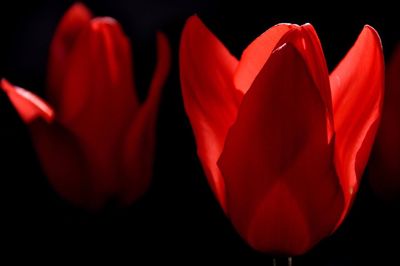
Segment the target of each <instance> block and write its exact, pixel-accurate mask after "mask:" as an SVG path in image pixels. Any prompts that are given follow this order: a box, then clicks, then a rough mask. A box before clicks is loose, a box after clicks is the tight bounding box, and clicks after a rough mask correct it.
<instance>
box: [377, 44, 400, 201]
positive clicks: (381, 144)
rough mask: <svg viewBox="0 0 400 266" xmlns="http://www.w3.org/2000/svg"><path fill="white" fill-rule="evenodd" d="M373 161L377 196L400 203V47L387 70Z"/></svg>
mask: <svg viewBox="0 0 400 266" xmlns="http://www.w3.org/2000/svg"><path fill="white" fill-rule="evenodd" d="M371 157H372V158H371V164H370V166H371V167H370V175H369V181H370V183H371V186H372V188H373V189H374V191H375V192H376V194H377V195H379V196H380V197H381V198H382V199H385V200H400V161H399V158H400V44H399V45H398V46H397V49H396V50H395V53H394V54H393V56H392V57H391V60H390V62H389V63H388V65H387V68H386V88H385V99H384V105H383V112H382V121H381V124H380V126H379V130H378V135H377V137H376V142H375V145H374V149H373V153H372V156H371Z"/></svg>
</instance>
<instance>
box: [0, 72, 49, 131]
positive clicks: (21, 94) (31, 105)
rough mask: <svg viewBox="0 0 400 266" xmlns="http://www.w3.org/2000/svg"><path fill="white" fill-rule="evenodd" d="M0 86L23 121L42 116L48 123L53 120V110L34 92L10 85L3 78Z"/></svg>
mask: <svg viewBox="0 0 400 266" xmlns="http://www.w3.org/2000/svg"><path fill="white" fill-rule="evenodd" d="M0 87H1V88H2V89H3V91H4V92H5V93H6V94H7V96H8V97H9V99H10V101H11V102H12V104H13V105H14V107H15V109H16V110H17V112H18V113H19V115H20V116H21V118H22V119H23V120H24V122H25V123H27V124H28V123H31V122H33V121H34V120H35V119H37V118H38V117H41V118H43V119H44V120H45V121H46V122H48V123H51V122H52V121H53V120H54V116H55V115H54V110H53V109H52V108H51V107H50V106H49V105H48V104H47V103H46V102H45V101H44V100H42V99H41V98H39V97H38V96H36V95H35V94H33V93H31V92H29V91H27V90H25V89H23V88H20V87H17V86H14V85H12V84H11V83H10V82H9V81H8V80H7V79H5V78H2V79H1V82H0Z"/></svg>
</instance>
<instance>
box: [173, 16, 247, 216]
mask: <svg viewBox="0 0 400 266" xmlns="http://www.w3.org/2000/svg"><path fill="white" fill-rule="evenodd" d="M237 64H238V62H237V59H236V58H235V57H233V56H232V55H231V54H230V53H229V51H228V50H227V49H226V48H225V47H224V46H223V44H222V43H221V42H220V41H219V40H218V39H217V38H216V37H215V36H214V35H213V34H212V33H211V32H210V31H209V30H208V29H207V28H206V27H205V25H204V24H203V23H202V22H201V21H200V19H199V18H198V17H197V16H192V17H191V18H189V20H188V21H187V23H186V25H185V28H184V30H183V33H182V38H181V45H180V77H181V84H182V95H183V99H184V105H185V110H186V113H187V114H188V116H189V120H190V122H191V124H192V128H193V131H194V135H195V138H196V143H197V153H198V155H199V158H200V160H201V163H202V165H203V169H205V174H206V176H207V179H208V182H209V183H210V186H211V188H212V189H213V191H214V193H215V195H216V197H217V199H218V201H219V202H220V204H221V206H222V207H223V208H224V209H225V188H224V180H223V177H222V176H221V173H220V171H219V169H218V166H217V160H218V158H219V156H220V154H221V151H222V148H223V145H224V140H225V136H226V134H227V131H228V129H229V127H230V126H231V125H232V123H233V122H234V120H235V117H236V112H237V108H238V105H239V101H240V97H239V93H238V91H237V90H236V89H235V88H234V85H233V81H232V80H233V73H234V71H235V69H236V66H237Z"/></svg>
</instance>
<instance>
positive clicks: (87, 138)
mask: <svg viewBox="0 0 400 266" xmlns="http://www.w3.org/2000/svg"><path fill="white" fill-rule="evenodd" d="M66 71H67V72H66V74H65V79H64V83H63V87H62V89H61V91H60V92H61V95H60V97H61V99H60V105H59V110H58V112H59V120H60V122H61V124H62V125H63V126H64V127H66V128H67V129H68V130H70V131H71V132H72V133H73V134H74V135H75V136H76V138H77V139H78V141H79V143H80V145H81V147H82V150H83V153H84V157H85V158H87V161H88V169H90V176H91V178H92V180H91V181H90V182H91V186H92V187H93V191H92V194H91V195H90V198H91V199H92V200H93V201H99V202H100V201H104V200H106V199H108V198H109V197H110V196H111V195H114V194H115V193H116V192H117V191H118V189H119V188H118V184H119V180H118V179H117V177H118V173H119V171H118V165H119V162H118V158H117V154H118V152H120V142H121V139H122V138H123V137H124V136H125V134H126V131H127V130H128V127H129V126H130V124H131V121H132V119H133V117H134V116H135V114H136V112H137V108H138V105H137V101H136V97H135V94H134V88H133V84H132V83H133V81H132V66H131V51H130V45H129V41H128V39H127V38H126V36H125V35H124V33H123V32H122V29H121V27H120V26H119V24H118V23H117V22H116V21H115V20H114V19H112V18H96V19H93V20H92V21H91V23H90V24H89V25H88V26H87V27H86V28H85V29H84V30H83V32H82V33H81V34H80V36H79V38H78V40H77V41H76V43H75V46H74V49H73V51H72V52H71V54H70V62H69V66H68V69H67V70H66Z"/></svg>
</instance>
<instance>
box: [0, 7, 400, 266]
mask: <svg viewBox="0 0 400 266" xmlns="http://www.w3.org/2000/svg"><path fill="white" fill-rule="evenodd" d="M83 2H84V3H85V4H86V5H87V6H88V7H89V8H90V9H91V10H92V11H93V13H94V14H95V15H98V16H112V17H114V18H116V19H117V20H118V21H119V22H120V23H121V24H122V26H123V28H124V30H125V32H126V34H127V35H128V36H129V37H130V39H131V43H132V48H133V57H134V58H133V60H134V65H135V73H134V75H135V80H136V83H137V89H138V93H139V96H140V98H141V99H144V98H145V97H146V92H147V87H148V84H149V81H150V79H151V76H152V71H153V67H154V63H155V60H156V58H155V43H154V33H155V31H156V30H161V31H164V32H165V33H166V34H167V35H168V37H169V40H170V42H171V46H172V50H173V65H172V71H171V73H170V76H169V79H168V81H167V84H166V86H165V88H164V93H163V98H162V102H161V109H160V114H159V120H158V130H157V152H156V159H155V172H154V177H153V182H152V185H151V187H150V189H149V190H148V192H147V193H146V195H145V196H144V197H142V198H141V199H140V200H139V201H137V202H136V203H135V204H134V205H132V206H131V207H129V208H124V209H121V208H117V207H115V206H114V205H113V204H112V203H110V204H109V206H106V207H105V209H104V210H103V211H101V212H99V213H95V214H94V213H87V212H85V211H83V210H80V209H77V208H75V207H73V206H70V205H69V204H67V203H65V202H64V201H63V200H62V199H60V198H59V197H58V195H57V194H55V193H54V192H53V190H52V188H51V186H50V185H49V184H48V183H47V179H46V177H45V176H44V175H43V173H42V172H41V169H40V166H39V164H38V160H37V158H36V156H35V151H34V149H33V148H32V144H31V142H30V139H29V132H28V131H27V129H26V127H25V125H24V124H23V123H22V121H21V120H20V119H19V117H18V115H17V114H16V112H15V111H14V109H13V108H12V106H11V105H10V103H9V101H8V99H7V97H6V96H5V95H4V93H0V121H1V122H0V125H1V126H0V155H1V158H0V159H1V161H0V195H1V210H0V211H1V220H2V223H3V224H4V225H3V226H1V240H0V241H1V242H3V243H2V246H5V247H7V249H4V248H3V249H2V251H1V252H4V253H8V254H13V253H9V250H11V251H14V252H16V254H17V256H14V257H13V258H14V259H18V258H24V257H28V256H30V255H28V254H30V251H35V256H37V255H38V256H41V257H42V256H45V257H49V256H50V255H54V254H56V255H57V261H54V262H55V263H56V264H58V263H57V262H59V261H63V260H65V259H67V258H77V257H76V256H77V255H85V256H87V257H89V258H103V257H109V256H110V257H112V258H115V259H121V258H124V259H126V260H127V262H128V263H135V262H138V261H141V260H142V259H146V260H148V261H155V260H161V261H162V262H163V263H166V262H186V263H188V264H191V263H193V262H194V261H197V260H198V259H202V258H204V259H206V260H207V261H209V262H211V263H213V262H215V260H216V259H223V260H225V261H226V262H231V261H238V260H243V264H246V265H247V264H249V265H251V264H257V265H272V260H271V257H270V256H269V255H265V254H260V253H258V252H256V251H253V250H251V249H250V248H249V247H248V246H247V245H246V244H245V242H244V241H242V240H241V239H240V237H239V236H238V235H237V233H236V232H235V231H234V229H233V227H232V226H231V224H230V222H229V220H228V219H227V218H226V217H225V216H224V214H223V212H222V210H221V209H220V207H219V206H218V203H217V201H216V200H215V199H214V196H213V194H212V192H211V190H210V188H209V186H208V184H207V182H206V179H205V177H204V173H203V171H202V169H201V166H200V164H199V160H198V158H197V156H196V148H195V144H194V139H193V135H192V131H191V127H190V124H189V121H188V119H187V117H186V115H185V112H184V110H183V105H182V99H181V94H180V83H179V75H178V73H179V72H178V63H177V62H178V47H179V37H180V33H181V30H182V27H183V25H184V22H185V20H186V19H187V18H188V16H190V15H192V14H194V13H198V14H199V16H200V17H201V18H202V19H203V21H204V22H205V23H206V24H207V26H208V27H209V28H210V29H211V30H212V31H213V32H214V33H215V34H216V35H217V36H218V37H219V38H220V39H221V40H222V41H223V43H224V44H225V45H226V46H227V47H228V48H229V50H230V51H231V52H232V53H233V54H234V55H236V56H238V57H239V56H240V54H241V51H242V50H243V49H244V48H245V47H246V46H247V44H249V43H250V42H251V41H252V40H253V39H254V38H255V37H257V36H258V35H259V34H261V33H262V32H264V31H265V30H266V29H267V28H269V27H271V26H273V25H274V24H276V23H280V22H292V23H297V24H302V23H305V22H310V23H312V24H313V26H314V27H315V28H316V30H317V32H318V34H319V37H320V39H321V42H322V45H323V48H324V51H325V55H326V58H327V62H328V65H329V68H330V70H332V69H333V67H334V66H335V65H336V64H337V63H338V62H339V61H340V59H341V58H342V57H343V56H344V55H345V53H346V51H347V50H348V49H349V48H350V47H351V45H352V44H353V42H354V41H355V39H356V38H357V36H358V34H359V33H360V31H361V29H362V27H363V25H364V24H370V25H372V26H373V27H375V29H376V30H377V31H378V32H379V34H380V35H381V38H382V43H383V46H384V52H385V56H386V57H387V58H389V57H390V54H391V53H392V50H393V48H394V45H395V43H396V42H397V41H399V30H398V27H399V25H400V23H399V21H397V20H396V19H397V17H398V14H392V15H391V14H390V12H388V11H390V9H391V7H390V6H386V11H385V10H381V8H380V7H382V6H383V3H379V4H380V5H379V6H378V5H374V6H372V7H371V8H370V9H371V10H369V11H370V12H366V11H365V12H364V13H362V12H361V11H360V10H358V11H359V12H353V13H350V12H348V13H343V10H344V9H347V8H345V6H341V5H339V4H338V3H336V8H333V7H332V6H333V5H334V4H335V3H325V4H322V5H321V6H319V5H314V6H312V5H311V6H312V7H308V6H306V4H305V2H303V3H298V5H297V6H293V5H291V4H290V3H289V2H283V3H276V2H266V3H263V2H257V1H254V2H253V1H238V3H231V2H230V1H225V2H224V1H210V0H204V1H194V0H190V1H189V0H187V1H185V0H174V1H161V0H158V1H156V0H147V1H127V0H125V1H123V0H121V1H106V0H101V1H95V0H92V1H83ZM72 3H73V1H43V0H41V1H21V0H14V1H11V2H10V1H9V2H6V3H1V4H0V6H1V9H0V12H1V13H0V14H1V17H0V34H1V39H0V76H1V77H6V78H8V79H9V80H11V81H12V82H14V83H15V84H18V85H19V86H22V87H25V88H28V89H30V90H32V91H34V92H36V93H38V94H39V95H42V96H44V95H43V91H44V89H43V88H44V87H45V80H46V62H47V53H48V47H49V44H50V41H51V38H52V36H53V33H54V30H55V28H56V26H57V23H58V21H59V19H60V18H61V16H62V14H63V13H64V12H65V10H66V9H67V8H68V6H70V5H71V4H72ZM265 6H266V7H265ZM378 7H379V8H378ZM309 8H316V9H318V12H316V11H313V12H311V11H310V9H309ZM378 9H379V10H378ZM347 11H349V10H347ZM371 11H375V12H374V13H373V15H372V13H371ZM384 11H385V12H384ZM105 108H106V107H105ZM367 172H368V170H367ZM399 206H400V203H398V202H397V203H395V202H391V203H384V202H381V201H380V200H379V199H378V198H376V197H375V196H374V195H373V193H372V192H371V189H370V187H369V184H368V182H367V179H366V178H364V179H363V181H362V184H361V187H360V191H359V194H358V196H357V199H356V201H355V204H354V206H353V208H352V210H351V212H350V214H349V215H348V217H347V219H346V220H345V222H344V223H343V225H342V226H341V227H340V228H339V230H338V231H336V232H335V234H333V235H332V236H330V237H328V238H326V239H325V240H323V241H322V242H321V243H320V244H318V245H317V246H316V247H315V248H314V249H313V250H311V251H310V252H308V253H307V254H305V255H303V256H300V257H296V258H294V265H296V266H297V265H365V264H366V263H374V264H375V265H389V264H390V265H398V264H400V262H399V261H398V258H397V253H398V252H399V251H400V244H399V243H398V240H399V237H400V229H399V227H400V219H398V218H397V214H398V213H399ZM29 258H31V257H29ZM113 264H116V262H115V261H114V263H113ZM282 265H283V264H282Z"/></svg>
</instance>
